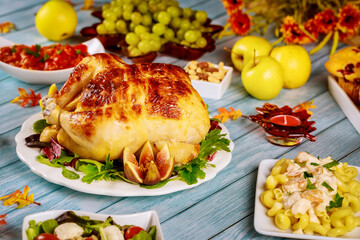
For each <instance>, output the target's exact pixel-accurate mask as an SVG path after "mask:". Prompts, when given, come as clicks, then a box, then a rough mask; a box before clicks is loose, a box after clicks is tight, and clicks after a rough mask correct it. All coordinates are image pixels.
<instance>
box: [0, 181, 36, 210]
mask: <svg viewBox="0 0 360 240" xmlns="http://www.w3.org/2000/svg"><path fill="white" fill-rule="evenodd" d="M29 190H30V188H29V187H28V186H27V185H26V186H25V187H24V192H23V193H22V192H21V191H19V189H16V191H15V192H13V193H11V194H9V195H5V196H2V197H0V200H1V199H5V200H3V201H4V203H3V205H4V206H10V205H12V204H14V203H18V206H17V208H23V207H25V206H27V205H29V204H30V203H34V204H37V205H41V204H40V203H38V202H34V194H33V193H32V194H31V195H30V196H29V195H28V194H29Z"/></svg>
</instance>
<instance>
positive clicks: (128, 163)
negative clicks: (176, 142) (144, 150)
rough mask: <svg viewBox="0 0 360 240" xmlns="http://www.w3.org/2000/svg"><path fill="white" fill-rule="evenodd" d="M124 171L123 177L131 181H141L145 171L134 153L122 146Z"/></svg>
mask: <svg viewBox="0 0 360 240" xmlns="http://www.w3.org/2000/svg"><path fill="white" fill-rule="evenodd" d="M123 163H124V173H125V177H126V178H127V179H129V180H130V181H132V182H136V183H143V182H144V180H143V179H144V177H145V173H144V170H143V169H142V168H141V166H140V165H139V163H138V162H137V160H136V157H135V155H134V154H133V153H132V152H131V151H130V149H129V148H127V147H125V148H124V153H123Z"/></svg>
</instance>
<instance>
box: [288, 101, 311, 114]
mask: <svg viewBox="0 0 360 240" xmlns="http://www.w3.org/2000/svg"><path fill="white" fill-rule="evenodd" d="M313 103H314V100H311V101H308V102H303V103H300V104H299V105H296V106H295V107H293V110H294V111H295V112H300V111H302V110H306V111H307V113H308V114H310V115H312V114H313V113H312V112H311V111H309V108H316V106H315V104H313Z"/></svg>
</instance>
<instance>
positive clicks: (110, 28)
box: [96, 0, 211, 57]
mask: <svg viewBox="0 0 360 240" xmlns="http://www.w3.org/2000/svg"><path fill="white" fill-rule="evenodd" d="M102 16H103V18H104V21H103V22H102V23H101V24H99V25H98V26H97V27H96V31H97V33H98V34H117V33H120V34H125V41H126V43H127V44H128V46H127V52H128V55H129V56H131V57H136V56H140V55H144V54H147V53H149V52H157V51H159V50H160V48H161V46H162V45H163V44H165V43H167V42H175V43H179V44H182V45H185V46H189V47H191V48H203V47H205V46H206V45H207V40H206V39H205V38H204V37H203V36H202V33H203V32H207V31H211V28H210V29H209V28H207V27H205V26H204V24H205V23H206V21H207V18H208V16H207V13H206V12H205V11H196V10H192V9H191V8H184V9H183V8H181V7H179V3H178V2H177V1H176V0H113V1H112V2H110V3H108V4H105V5H103V7H102Z"/></svg>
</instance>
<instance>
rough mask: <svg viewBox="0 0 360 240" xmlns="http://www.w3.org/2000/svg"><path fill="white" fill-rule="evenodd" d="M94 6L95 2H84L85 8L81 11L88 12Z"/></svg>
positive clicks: (91, 0) (92, 0)
mask: <svg viewBox="0 0 360 240" xmlns="http://www.w3.org/2000/svg"><path fill="white" fill-rule="evenodd" d="M93 4H94V0H84V6H83V7H82V8H81V10H88V9H90V8H91V6H92V5H93Z"/></svg>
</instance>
